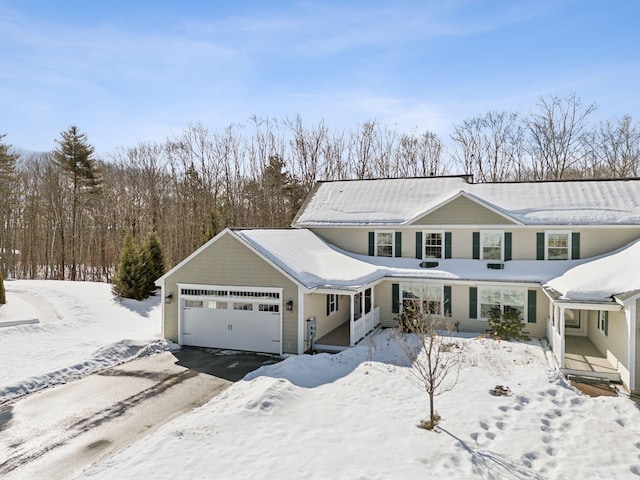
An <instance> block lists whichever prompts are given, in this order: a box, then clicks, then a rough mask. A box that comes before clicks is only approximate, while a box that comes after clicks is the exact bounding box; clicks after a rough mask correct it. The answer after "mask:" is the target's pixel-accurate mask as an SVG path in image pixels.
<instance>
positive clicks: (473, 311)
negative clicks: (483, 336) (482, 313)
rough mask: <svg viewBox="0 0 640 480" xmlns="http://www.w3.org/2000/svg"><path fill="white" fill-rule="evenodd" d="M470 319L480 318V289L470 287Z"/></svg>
mask: <svg viewBox="0 0 640 480" xmlns="http://www.w3.org/2000/svg"><path fill="white" fill-rule="evenodd" d="M469 318H478V289H477V288H476V287H469Z"/></svg>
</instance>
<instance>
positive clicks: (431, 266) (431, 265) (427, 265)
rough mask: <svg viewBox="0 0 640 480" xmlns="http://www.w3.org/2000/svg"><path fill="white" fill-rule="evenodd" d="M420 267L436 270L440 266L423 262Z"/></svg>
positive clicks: (436, 263)
mask: <svg viewBox="0 0 640 480" xmlns="http://www.w3.org/2000/svg"><path fill="white" fill-rule="evenodd" d="M420 266H421V267H422V268H435V267H437V266H438V262H422V263H421V264H420Z"/></svg>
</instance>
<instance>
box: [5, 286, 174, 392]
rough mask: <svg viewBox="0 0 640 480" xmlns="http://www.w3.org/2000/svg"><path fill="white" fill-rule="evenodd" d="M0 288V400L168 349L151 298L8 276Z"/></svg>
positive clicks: (157, 309)
mask: <svg viewBox="0 0 640 480" xmlns="http://www.w3.org/2000/svg"><path fill="white" fill-rule="evenodd" d="M5 287H6V291H7V304H6V305H2V306H0V346H1V348H0V364H1V365H2V368H1V369H0V403H2V402H4V401H7V400H10V399H12V398H15V397H17V396H20V395H24V394H26V393H29V392H32V391H35V390H38V389H40V388H44V387H47V386H51V385H56V384H59V383H65V382H68V381H70V380H73V379H76V378H80V377H82V376H86V375H88V374H90V373H93V372H95V371H97V370H101V369H104V368H106V367H109V366H113V365H117V364H118V363H121V362H123V361H127V360H131V359H133V358H135V357H137V356H140V355H146V354H149V353H152V352H154V351H156V350H165V349H167V348H169V345H168V344H167V342H166V341H164V340H161V339H160V299H159V297H155V298H150V299H148V300H145V301H144V302H136V301H132V300H118V299H116V298H114V296H113V295H112V294H111V286H110V285H108V284H105V283H89V282H60V281H52V280H42V281H40V280H15V281H13V280H12V281H5ZM34 322H36V323H34ZM8 325H13V326H8Z"/></svg>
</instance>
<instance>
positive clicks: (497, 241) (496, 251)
mask: <svg viewBox="0 0 640 480" xmlns="http://www.w3.org/2000/svg"><path fill="white" fill-rule="evenodd" d="M503 237H504V232H480V245H481V248H480V254H481V257H480V259H481V260H498V261H500V260H502V245H503V241H502V238H503Z"/></svg>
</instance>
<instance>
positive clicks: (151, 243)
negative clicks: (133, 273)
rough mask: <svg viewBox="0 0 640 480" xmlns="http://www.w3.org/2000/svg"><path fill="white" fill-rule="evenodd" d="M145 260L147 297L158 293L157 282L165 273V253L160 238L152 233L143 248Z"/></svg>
mask: <svg viewBox="0 0 640 480" xmlns="http://www.w3.org/2000/svg"><path fill="white" fill-rule="evenodd" d="M142 253H143V257H144V258H143V260H144V273H145V277H146V284H147V292H146V295H147V296H149V295H153V294H154V293H155V291H156V284H155V281H156V280H157V279H158V278H160V277H161V276H162V275H163V274H164V271H165V265H164V253H163V251H162V246H161V245H160V242H159V241H158V236H157V235H156V234H155V233H154V232H151V233H149V235H147V240H146V241H145V243H144V245H143V247H142Z"/></svg>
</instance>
